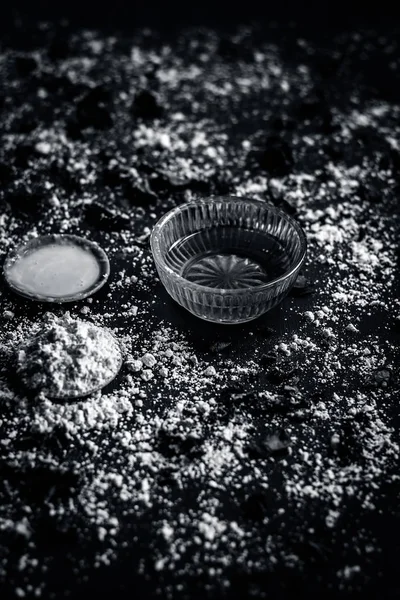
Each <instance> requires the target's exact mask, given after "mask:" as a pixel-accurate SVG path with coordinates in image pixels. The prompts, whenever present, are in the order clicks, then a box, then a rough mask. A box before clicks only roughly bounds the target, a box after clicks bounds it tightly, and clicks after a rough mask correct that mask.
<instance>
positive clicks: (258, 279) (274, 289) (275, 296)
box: [150, 196, 307, 324]
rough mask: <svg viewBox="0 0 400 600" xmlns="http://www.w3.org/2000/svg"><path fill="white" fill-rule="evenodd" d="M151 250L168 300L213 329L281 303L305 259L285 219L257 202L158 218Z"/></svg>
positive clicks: (295, 230)
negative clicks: (168, 296)
mask: <svg viewBox="0 0 400 600" xmlns="http://www.w3.org/2000/svg"><path fill="white" fill-rule="evenodd" d="M150 243H151V249H152V253H153V257H154V262H155V264H156V267H157V271H158V274H159V276H160V279H161V282H162V283H163V285H164V286H165V288H166V290H167V292H168V293H169V294H170V295H171V296H172V298H173V299H174V300H176V302H178V303H179V304H180V305H181V306H183V307H184V308H186V309H187V310H189V311H190V312H191V313H193V314H194V315H196V316H197V317H200V318H201V319H205V320H206V321H212V322H216V323H227V324H229V323H230V324H235V323H244V322H246V321H251V320H252V319H256V318H257V317H259V316H261V315H262V314H264V313H265V312H267V311H268V310H270V309H271V308H272V307H273V306H275V305H276V304H278V303H279V302H281V300H282V299H283V298H284V297H285V296H286V295H287V293H288V292H289V290H290V288H291V287H292V285H293V284H294V282H295V281H296V278H297V275H298V273H299V270H300V268H301V266H302V264H303V262H304V258H305V255H306V248H307V242H306V237H305V234H304V232H303V230H302V229H301V227H300V225H299V224H298V223H297V222H296V221H295V220H294V219H292V218H291V217H290V216H288V215H287V214H285V213H284V212H282V211H281V210H278V209H277V208H274V207H273V206H271V205H269V204H267V203H266V202H261V201H258V200H251V199H248V198H239V197H234V196H216V197H212V198H205V199H199V200H196V201H192V202H188V203H187V204H183V205H181V206H178V207H177V208H174V209H173V210H171V211H169V212H168V213H166V214H165V215H164V216H163V217H162V218H161V219H160V220H159V221H158V223H156V225H155V226H154V228H153V231H152V234H151V238H150Z"/></svg>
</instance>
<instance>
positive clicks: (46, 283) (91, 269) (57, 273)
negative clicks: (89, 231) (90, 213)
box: [8, 244, 100, 298]
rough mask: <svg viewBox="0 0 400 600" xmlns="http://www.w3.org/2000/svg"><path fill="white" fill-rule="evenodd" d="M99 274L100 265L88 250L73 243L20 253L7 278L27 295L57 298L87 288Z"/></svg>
mask: <svg viewBox="0 0 400 600" xmlns="http://www.w3.org/2000/svg"><path fill="white" fill-rule="evenodd" d="M99 276H100V266H99V264H98V262H97V260H96V258H95V256H94V255H93V254H92V253H91V252H90V250H85V249H84V248H81V247H79V246H77V245H74V244H49V245H47V246H42V247H41V248H33V249H32V250H31V251H30V252H28V253H27V254H25V255H23V256H20V257H19V258H17V260H16V261H15V262H14V264H12V265H11V266H10V268H9V270H8V278H9V280H10V282H11V283H13V284H14V285H15V286H16V287H18V288H19V289H21V290H23V291H25V292H29V293H31V294H38V295H40V296H49V297H54V298H60V297H62V296H72V295H74V294H78V293H79V292H83V291H85V290H87V289H88V288H90V287H91V286H92V285H93V284H94V283H96V281H98V279H99Z"/></svg>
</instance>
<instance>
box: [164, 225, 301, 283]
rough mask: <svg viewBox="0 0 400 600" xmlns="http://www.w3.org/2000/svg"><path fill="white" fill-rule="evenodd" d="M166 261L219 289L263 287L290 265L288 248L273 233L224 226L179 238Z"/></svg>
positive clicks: (188, 276)
mask: <svg viewBox="0 0 400 600" xmlns="http://www.w3.org/2000/svg"><path fill="white" fill-rule="evenodd" d="M166 262H167V264H168V265H169V266H170V267H171V268H172V269H173V270H174V271H175V272H177V273H179V275H181V276H182V277H184V278H185V279H187V280H188V281H191V282H193V283H197V284H199V285H204V286H207V287H211V288H216V289H243V288H251V287H255V286H259V285H262V284H265V283H268V282H270V281H273V280H274V279H277V278H278V277H280V276H282V275H283V274H284V273H285V272H287V270H288V269H289V267H290V257H289V254H288V253H287V251H286V249H285V247H284V246H283V245H282V244H281V243H280V242H279V241H278V240H277V239H276V238H275V237H274V236H272V235H271V234H269V233H267V232H265V231H257V230H251V229H244V228H243V229H241V228H239V227H222V226H216V227H210V228H208V229H203V230H201V231H198V232H195V233H191V234H189V235H187V236H185V237H182V238H181V239H179V240H177V241H176V242H175V243H174V244H173V245H172V246H171V248H169V250H168V252H167V255H166Z"/></svg>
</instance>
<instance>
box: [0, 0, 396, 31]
mask: <svg viewBox="0 0 400 600" xmlns="http://www.w3.org/2000/svg"><path fill="white" fill-rule="evenodd" d="M7 4H8V6H3V7H2V17H1V19H0V27H2V28H7V27H8V26H9V24H10V23H11V22H12V21H13V20H14V19H15V18H16V17H19V18H22V19H24V20H28V21H32V20H42V19H45V20H58V19H60V18H66V19H68V20H69V21H70V22H71V24H75V25H81V26H86V27H88V26H89V27H102V28H112V27H119V28H123V29H127V30H129V29H132V28H135V27H138V26H144V25H150V26H153V27H159V28H162V29H165V28H168V29H174V28H176V27H180V26H184V25H208V26H213V25H215V26H219V27H229V26H230V25H234V24H238V23H248V22H258V23H263V22H265V23H270V22H271V21H277V22H278V23H280V24H289V23H297V24H299V25H301V26H302V27H303V28H306V29H307V30H310V31H314V32H315V33H319V34H321V35H328V34H329V31H330V30H332V29H335V30H337V29H346V28H347V27H357V26H360V27H362V26H373V27H374V28H376V29H377V30H378V29H379V28H381V27H385V26H386V25H388V24H390V25H391V26H393V23H394V22H395V23H396V22H397V23H400V7H399V4H398V3H396V2H389V0H384V1H383V2H363V3H358V2H354V1H353V2H346V1H345V0H335V1H321V0H308V1H306V2H301V1H296V0H277V1H274V2H271V1H268V0H264V1H262V0H231V1H229V0H214V1H212V0H201V1H191V0H170V1H167V0H150V1H148V0H147V1H146V0H139V1H137V0H131V1H128V0H112V1H111V2H107V1H105V2H104V1H100V2H92V1H90V2H88V1H86V2H85V1H83V2H80V3H79V2H68V1H66V0H62V1H54V0H37V1H29V0H16V1H15V0H14V1H13V2H10V3H7Z"/></svg>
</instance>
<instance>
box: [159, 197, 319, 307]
mask: <svg viewBox="0 0 400 600" xmlns="http://www.w3.org/2000/svg"><path fill="white" fill-rule="evenodd" d="M215 202H237V203H239V202H240V203H244V204H251V205H253V206H258V207H263V208H266V209H267V210H268V211H269V212H271V213H274V214H275V215H278V216H280V217H281V218H283V219H284V220H286V222H287V223H289V225H290V226H291V227H292V228H293V229H294V230H295V231H296V233H297V235H298V237H299V240H300V255H299V257H298V258H297V260H296V261H295V262H294V264H293V265H291V267H290V269H289V270H288V271H286V272H285V273H283V275H280V276H279V277H276V278H275V279H272V280H271V281H268V282H267V283H262V284H260V285H256V286H252V287H251V288H239V289H228V288H213V287H209V286H205V285H201V284H199V283H195V282H193V281H189V280H188V279H186V278H185V277H183V276H182V275H179V273H177V272H176V271H174V270H173V269H171V267H169V266H168V265H167V264H166V262H165V260H164V256H163V253H162V251H161V247H160V234H161V231H162V229H163V227H164V226H165V225H166V223H168V222H169V221H170V220H171V219H173V218H174V217H175V216H176V215H178V214H179V213H183V212H184V211H185V210H187V209H189V208H191V207H195V206H201V205H202V204H214V203H215ZM150 247H151V251H152V254H153V258H154V262H155V263H156V266H157V267H160V268H161V269H162V270H163V271H165V272H166V273H167V274H168V275H170V276H171V277H172V278H173V279H174V280H175V281H176V282H177V283H178V284H179V285H181V286H182V285H185V286H186V287H189V288H191V289H193V290H196V291H203V292H208V293H210V292H211V293H213V294H221V295H235V296H240V295H244V294H249V293H257V292H262V291H264V290H267V289H270V288H271V287H274V286H276V285H277V284H278V283H280V282H281V281H285V280H286V279H288V278H289V277H290V276H291V275H292V274H293V273H294V272H295V271H296V270H298V269H299V268H300V267H301V265H302V263H303V262H304V259H305V256H306V251H307V238H306V234H305V233H304V231H303V229H302V227H301V225H300V224H299V223H298V222H297V221H296V220H295V219H293V217H291V216H290V215H288V214H287V213H285V212H284V211H282V210H280V209H279V208H276V207H275V206H273V205H270V204H268V203H267V202H263V201H262V200H255V199H253V198H248V197H246V196H208V197H206V198H197V199H196V200H191V201H190V202H185V203H184V204H180V205H179V206H176V207H175V208H172V209H171V210H169V211H168V212H166V213H165V214H164V215H163V216H162V217H161V218H160V219H159V220H158V221H157V223H156V224H155V225H154V227H153V229H152V232H151V235H150Z"/></svg>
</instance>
